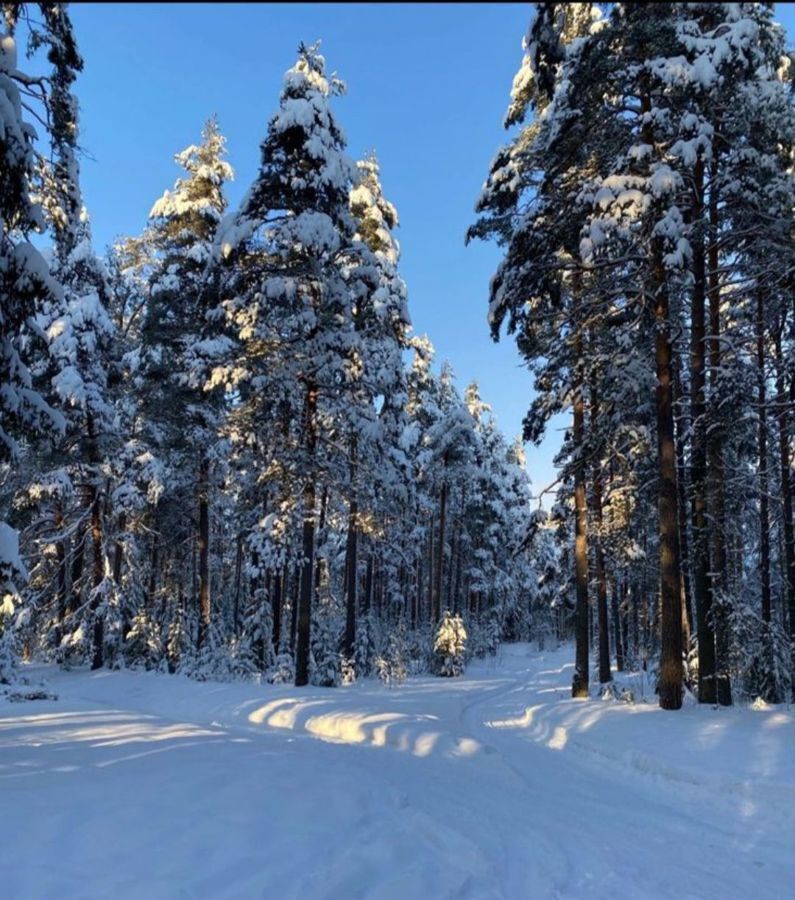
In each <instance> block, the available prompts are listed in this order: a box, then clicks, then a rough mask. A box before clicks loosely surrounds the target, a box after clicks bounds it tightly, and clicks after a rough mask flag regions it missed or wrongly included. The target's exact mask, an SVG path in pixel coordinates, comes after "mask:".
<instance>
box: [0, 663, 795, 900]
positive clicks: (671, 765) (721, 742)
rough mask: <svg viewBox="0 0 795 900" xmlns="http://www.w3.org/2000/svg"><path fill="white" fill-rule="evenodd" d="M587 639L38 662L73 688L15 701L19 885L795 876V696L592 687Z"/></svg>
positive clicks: (3, 824) (632, 890)
mask: <svg viewBox="0 0 795 900" xmlns="http://www.w3.org/2000/svg"><path fill="white" fill-rule="evenodd" d="M570 659H571V650H570V649H569V648H563V649H561V650H558V651H550V652H546V653H538V652H534V651H532V650H531V649H530V648H529V647H528V646H527V645H513V646H507V647H503V648H502V650H501V651H500V655H499V657H498V658H497V659H495V660H489V661H487V662H483V663H478V664H476V665H473V666H472V667H471V668H470V670H469V671H468V672H467V675H466V676H465V677H464V678H462V679H455V680H447V679H432V678H417V679H411V680H410V681H409V682H407V684H405V685H403V686H402V687H400V688H395V689H391V690H387V689H385V688H382V687H381V686H380V685H378V684H375V683H365V684H359V685H354V686H352V687H350V688H345V689H339V690H323V689H317V688H309V689H303V690H296V689H295V688H292V687H287V686H282V687H273V686H265V685H263V686H256V685H240V684H235V685H226V684H220V685H219V684H210V683H204V684H197V683H194V682H191V681H188V680H187V679H183V678H175V677H171V676H161V675H154V674H147V673H127V672H118V673H98V674H89V673H87V672H75V673H60V672H57V671H54V670H38V671H31V673H30V674H31V676H37V677H45V678H46V679H47V681H48V685H49V687H50V689H52V690H55V691H56V692H57V693H58V694H59V700H58V701H54V702H52V701H46V702H36V703H33V702H31V703H24V704H17V703H13V704H12V703H8V702H7V701H4V700H0V796H1V797H2V799H3V801H4V802H3V810H4V811H7V812H6V814H5V815H2V816H0V846H2V847H3V848H4V850H3V863H2V867H1V868H2V896H4V897H9V898H13V900H23V898H30V900H39V898H41V900H44V898H59V900H68V898H92V900H93V898H107V897H113V898H114V900H123V898H202V900H205V898H268V900H270V898H274V900H289V898H296V900H298V898H300V900H310V898H311V900H315V898H318V900H337V898H339V900H356V898H362V900H364V898H368V900H370V898H372V900H393V898H394V900H413V898H433V900H442V898H450V900H453V898H456V900H459V898H461V900H466V898H472V900H497V898H500V900H524V898H605V900H608V898H609V900H621V898H633V900H634V898H641V900H643V898H650V900H653V898H671V900H674V898H676V900H712V898H721V900H731V898H738V900H739V898H742V900H747V898H758V900H766V898H770V900H780V898H782V897H785V896H788V895H789V892H790V890H792V888H793V886H795V847H794V846H793V845H794V844H795V839H794V835H795V813H793V810H795V791H794V790H793V785H794V784H795V753H793V749H795V717H793V715H792V713H791V712H789V711H786V710H785V709H783V708H776V709H766V710H758V711H752V710H749V709H738V710H712V709H699V708H697V707H687V708H685V709H684V710H682V711H680V712H678V713H665V712H662V711H661V710H659V709H657V708H656V706H655V705H654V704H653V703H649V704H645V703H640V702H639V703H637V704H635V705H633V706H629V705H626V704H622V703H617V702H615V701H602V700H598V699H594V700H590V701H573V700H571V699H570V698H569V696H568V685H569V683H570V680H571V665H570V663H569V661H570ZM633 687H634V688H635V690H636V692H637V693H639V692H640V690H641V689H642V688H643V685H641V684H639V683H638V684H634V685H633Z"/></svg>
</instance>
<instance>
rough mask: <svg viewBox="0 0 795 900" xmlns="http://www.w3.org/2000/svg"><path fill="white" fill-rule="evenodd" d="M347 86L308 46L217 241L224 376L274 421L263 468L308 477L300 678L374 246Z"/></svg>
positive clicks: (295, 478) (250, 420)
mask: <svg viewBox="0 0 795 900" xmlns="http://www.w3.org/2000/svg"><path fill="white" fill-rule="evenodd" d="M342 90H343V85H342V83H341V82H340V81H338V80H337V79H336V78H330V79H329V78H327V77H326V74H325V60H324V58H323V57H322V56H321V55H320V52H319V50H318V47H317V45H312V46H306V45H303V44H302V45H301V46H300V47H299V50H298V60H297V62H296V64H295V65H294V66H293V67H292V68H291V69H290V70H289V71H288V72H287V73H286V75H285V79H284V87H283V90H282V94H281V98H280V102H279V110H278V111H277V113H276V114H275V115H274V116H273V118H272V119H271V121H270V123H269V126H268V132H267V135H266V137H265V139H264V141H263V143H262V163H261V167H260V171H259V173H258V175H257V177H256V179H255V181H254V183H253V184H252V186H251V188H250V189H249V191H248V193H247V194H246V197H245V199H244V201H243V203H242V204H241V207H240V209H239V210H238V211H237V213H236V214H234V215H233V216H231V217H229V220H228V221H227V223H226V224H225V226H224V227H223V228H222V229H221V231H220V232H219V236H218V240H217V243H216V247H217V253H216V255H217V258H218V259H219V260H220V261H221V263H222V268H223V273H222V275H221V283H222V296H223V300H222V304H221V308H222V310H223V315H224V317H225V320H226V322H227V325H228V327H229V329H230V331H231V334H232V338H233V340H234V341H235V347H234V349H233V350H232V352H231V358H228V359H227V360H226V361H225V363H222V364H221V365H219V366H218V367H217V368H216V370H215V372H214V374H213V376H212V379H213V383H215V382H219V381H220V382H223V383H225V384H226V385H227V387H228V388H231V389H233V390H234V391H236V392H237V394H238V395H239V407H238V409H239V414H238V418H239V419H241V420H243V414H244V413H245V422H246V427H247V428H248V429H256V428H257V426H258V424H259V423H263V424H267V426H268V427H269V438H270V441H269V446H266V447H265V448H263V449H264V450H265V454H266V456H265V458H261V459H260V460H259V461H258V468H259V471H260V472H261V473H263V474H264V473H266V472H268V471H269V468H270V466H272V465H273V466H274V467H275V468H276V467H278V469H281V470H282V471H283V472H284V474H285V477H287V478H288V479H289V480H290V481H291V482H292V484H293V485H295V484H296V483H297V485H300V497H301V500H300V507H301V513H300V515H301V519H302V526H301V532H302V536H301V554H302V558H303V560H302V565H301V577H300V592H299V597H298V609H297V618H296V628H297V632H296V633H297V645H296V674H295V681H296V685H304V684H306V683H307V682H308V679H309V652H310V630H311V620H312V598H313V594H314V583H315V566H314V562H315V539H316V532H317V522H316V517H317V509H316V506H317V498H318V483H319V481H320V480H321V479H322V478H323V477H324V475H325V477H330V467H331V466H332V464H333V462H334V459H333V457H330V456H329V454H328V452H327V450H326V441H327V440H328V437H329V436H330V435H329V432H330V431H331V430H332V429H334V428H335V427H336V424H337V423H338V422H339V421H340V418H341V413H342V409H343V407H344V403H345V397H346V390H347V386H348V385H350V384H352V383H353V382H354V381H355V379H354V378H353V377H352V375H351V373H350V355H349V348H350V345H351V341H352V340H353V336H354V310H353V302H352V297H353V295H354V294H355V291H354V289H353V286H352V285H351V283H350V280H349V279H348V278H346V273H349V272H350V271H351V268H352V267H353V268H361V266H360V265H358V264H357V263H356V262H355V260H356V259H357V258H359V257H361V255H362V253H363V249H364V245H362V244H361V243H355V242H354V234H355V224H354V220H353V217H352V216H351V214H350V211H349V196H350V191H351V187H352V186H353V184H354V181H355V178H356V170H355V166H354V164H353V162H352V161H351V160H350V159H349V158H348V157H347V156H346V154H345V139H344V136H343V133H342V131H341V129H340V128H339V126H338V124H337V122H336V119H335V117H334V115H333V113H332V111H331V107H330V103H329V101H330V99H331V98H332V97H333V96H335V95H338V94H340V93H341V92H342ZM277 423H278V424H277ZM274 425H275V426H276V427H274ZM249 433H250V432H249ZM236 438H237V439H240V440H243V441H246V440H248V439H249V438H248V434H237V435H236ZM263 480H265V481H266V483H267V482H268V481H270V479H269V478H265V479H263ZM290 493H292V491H290Z"/></svg>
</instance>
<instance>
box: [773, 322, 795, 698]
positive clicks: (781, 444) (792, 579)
mask: <svg viewBox="0 0 795 900" xmlns="http://www.w3.org/2000/svg"><path fill="white" fill-rule="evenodd" d="M783 330H784V316H782V317H781V324H780V326H779V327H778V328H777V329H776V338H775V341H776V405H777V407H778V411H779V412H778V451H779V465H780V468H781V493H782V495H783V500H784V502H783V507H784V508H783V515H782V530H783V532H784V564H785V582H786V597H787V608H788V610H789V636H790V648H791V650H790V653H791V656H790V674H791V678H792V682H791V683H792V701H793V702H794V703H795V523H793V520H792V507H793V503H792V489H793V485H792V480H791V479H792V470H791V466H792V461H791V459H790V439H791V434H790V428H791V424H790V411H791V410H792V409H793V408H795V380H791V381H790V385H789V400H788V399H787V387H786V380H785V372H784V354H783V351H782V346H781V343H782V332H783Z"/></svg>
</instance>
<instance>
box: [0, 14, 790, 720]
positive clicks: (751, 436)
mask: <svg viewBox="0 0 795 900" xmlns="http://www.w3.org/2000/svg"><path fill="white" fill-rule="evenodd" d="M4 16H5V28H6V36H5V37H4V38H3V56H2V70H0V74H1V76H2V81H1V82H0V85H1V86H2V90H3V105H2V110H3V132H2V135H3V136H2V155H3V175H2V243H1V244H0V248H1V250H0V260H2V268H1V269H0V271H1V272H2V319H1V320H0V328H1V329H2V331H1V332H0V341H1V343H0V346H1V347H2V354H0V360H2V363H1V364H2V393H0V404H1V406H0V408H2V423H1V426H2V430H0V437H2V441H0V447H1V448H2V462H0V466H1V468H0V512H2V519H3V522H2V524H1V525H0V538H2V540H1V541H0V577H2V583H3V587H2V590H3V606H2V618H1V619H0V621H1V622H2V625H0V628H1V629H2V636H1V637H0V647H2V650H0V659H2V678H3V680H5V681H6V682H8V681H10V680H11V679H12V677H13V675H12V673H13V670H14V667H15V666H16V665H17V663H18V661H19V660H20V659H22V660H30V659H39V660H49V661H54V662H57V663H58V664H60V665H62V666H66V667H72V666H79V665H83V664H88V665H90V667H91V668H92V669H99V668H103V667H109V668H111V669H113V668H119V667H128V666H129V667H144V668H152V669H158V670H167V671H169V672H172V673H175V672H179V673H183V674H189V675H191V676H193V677H195V678H198V679H235V678H251V677H257V678H264V679H266V680H268V681H274V682H289V681H293V682H294V684H295V685H296V686H301V685H306V684H307V683H309V682H310V681H311V682H312V683H313V684H316V685H328V686H334V685H340V684H347V683H350V682H352V681H354V680H356V679H357V678H361V677H367V676H369V675H374V674H380V675H381V676H382V677H383V678H385V679H387V680H389V679H398V680H400V679H402V678H404V677H405V676H406V674H407V673H415V674H416V673H420V672H436V673H438V674H448V675H449V674H454V673H458V672H459V671H461V670H462V669H463V666H464V664H465V661H466V659H468V658H471V657H479V656H484V655H488V654H493V653H494V652H495V650H496V648H497V646H498V644H499V643H500V642H501V641H512V640H514V641H515V640H530V639H537V640H540V641H542V642H543V641H544V640H546V639H548V640H553V641H554V640H557V641H560V640H566V639H568V638H569V637H573V638H574V639H575V641H576V651H575V652H576V666H575V672H574V680H573V685H572V692H573V695H574V696H588V694H589V690H590V687H589V684H590V680H591V677H590V675H589V670H590V669H591V668H594V670H595V676H594V677H595V678H597V679H598V682H599V683H600V684H603V685H604V684H606V683H608V682H610V681H611V679H612V672H613V671H615V670H618V671H621V670H624V669H625V668H629V669H634V668H637V667H642V668H643V669H644V670H647V671H650V672H651V673H652V677H653V679H654V681H655V684H656V690H657V693H658V696H659V703H660V705H661V706H663V707H664V708H667V709H676V708H679V707H680V706H681V704H682V701H683V697H684V696H685V693H686V692H690V693H691V694H692V695H693V696H694V697H696V698H697V699H698V701H699V702H701V703H709V704H714V703H719V704H722V705H728V704H731V703H732V700H733V698H735V697H736V696H741V697H744V698H750V699H754V698H756V697H762V698H763V699H764V700H765V701H767V702H771V703H777V702H781V701H783V700H784V699H786V698H788V697H789V695H790V692H791V690H792V686H793V678H792V666H793V652H792V637H793V629H795V536H794V534H793V509H792V449H793V448H792V413H793V398H794V397H795V393H794V392H795V377H794V373H795V356H794V355H793V353H794V352H795V350H794V345H793V321H794V320H793V305H792V297H793V273H794V272H795V266H794V265H793V241H792V237H793V229H792V200H793V172H792V152H793V151H792V147H793V143H792V141H793V128H794V126H795V118H794V117H793V107H792V94H791V67H790V57H789V56H787V54H786V52H785V43H784V34H783V30H782V29H781V27H780V26H778V25H776V24H775V23H774V21H773V18H772V10H771V9H770V7H769V5H767V4H740V5H739V6H738V5H736V4H735V5H732V4H687V5H683V4H657V5H655V6H654V7H652V8H647V7H644V6H642V5H640V4H611V5H609V9H607V10H606V11H605V10H603V9H602V6H601V5H599V4H555V3H542V4H537V11H536V14H535V16H534V18H533V22H532V25H531V28H530V31H529V33H528V37H527V39H526V41H525V55H524V59H523V61H522V64H521V67H520V68H519V71H518V72H517V74H516V77H515V80H514V84H513V88H512V93H511V103H510V106H509V109H508V111H507V114H506V118H505V125H506V127H507V128H508V129H510V135H511V137H510V140H509V142H508V143H507V144H506V145H505V146H504V147H503V148H502V149H501V150H500V151H499V152H498V153H497V155H496V156H495V158H494V160H493V162H492V164H491V167H490V169H489V170H488V173H487V178H486V181H485V183H484V186H483V189H482V192H481V194H480V197H479V198H478V200H477V207H476V215H475V219H474V221H473V223H472V224H471V226H470V229H469V232H468V239H485V240H491V241H495V242H497V244H498V245H499V246H500V247H501V248H502V249H503V259H502V262H501V263H500V266H499V268H498V270H497V272H496V273H495V276H494V278H493V280H492V284H491V297H490V305H489V309H488V317H489V323H490V327H491V329H492V333H493V335H494V337H495V338H499V337H500V335H501V334H502V333H504V332H507V333H508V334H509V335H511V336H512V337H513V338H514V339H515V340H516V342H517V345H518V347H519V350H520V352H521V354H522V357H523V358H524V360H525V361H526V364H527V367H528V369H529V370H530V372H531V373H532V381H531V383H528V396H530V397H531V402H530V405H529V411H528V413H527V416H526V418H525V421H524V434H523V435H522V436H521V438H519V439H516V440H514V441H510V440H508V439H506V438H505V437H504V436H503V434H502V433H501V432H500V430H499V429H498V427H497V424H496V422H495V420H494V417H493V416H492V415H491V413H490V407H489V405H488V403H487V402H486V401H485V400H484V399H483V398H481V396H480V393H479V390H478V385H477V383H476V382H472V383H471V384H469V385H468V386H467V387H466V390H465V391H464V392H463V395H462V394H461V393H460V392H459V391H458V389H457V388H456V385H455V381H454V375H453V372H452V370H451V368H450V367H449V365H447V364H443V365H442V367H441V370H440V371H437V370H436V369H435V368H434V350H433V345H432V344H431V342H430V340H429V339H428V338H427V337H425V336H421V335H416V334H414V333H413V331H412V328H411V318H410V314H409V305H408V290H407V286H406V284H405V282H404V281H403V279H402V277H401V275H400V270H399V256H400V252H399V244H398V241H397V238H396V236H395V233H394V232H395V229H396V228H397V225H398V213H397V210H396V209H395V207H394V206H393V205H392V204H391V203H390V202H389V200H388V199H387V198H386V197H385V195H384V193H383V190H382V187H381V182H380V171H379V164H378V161H377V159H376V157H375V155H374V154H372V155H369V156H367V157H366V158H364V159H361V160H359V161H358V162H356V161H354V160H353V159H351V158H350V157H349V156H348V155H347V152H346V144H345V138H344V134H343V131H342V129H341V127H340V125H339V124H338V121H337V117H336V108H337V105H338V98H339V97H340V95H342V94H343V93H344V84H343V83H342V82H341V81H339V79H337V78H336V76H329V75H327V73H326V66H325V60H324V58H323V56H322V55H321V54H320V51H319V47H318V45H308V44H307V45H304V44H302V45H301V46H300V47H299V48H298V55H297V59H296V61H295V64H294V65H293V66H292V68H290V69H289V70H288V71H287V72H286V74H285V76H284V82H283V85H282V88H281V93H280V94H279V96H278V97H274V105H275V106H276V109H277V111H276V113H275V114H274V115H273V116H272V118H271V119H270V121H269V122H268V124H267V129H266V131H265V134H264V136H263V139H262V143H261V145H260V154H261V163H260V167H259V171H258V173H257V175H256V177H255V179H254V181H253V182H252V183H251V185H250V186H249V188H248V190H247V192H246V194H245V197H244V199H243V201H242V203H241V204H240V206H239V208H237V209H234V210H231V211H230V210H229V209H227V201H226V197H225V184H226V183H227V182H228V181H229V180H230V179H231V178H232V177H233V175H234V173H233V169H232V165H231V164H230V162H229V161H228V159H227V153H226V141H225V138H224V135H223V133H222V131H221V128H220V126H219V123H218V121H217V120H216V119H215V118H214V117H211V118H210V119H209V120H208V121H207V123H206V125H205V127H204V130H203V131H202V133H201V137H200V138H199V141H198V143H196V144H192V145H190V146H188V147H186V148H185V149H183V150H181V151H180V152H178V153H177V154H176V156H175V161H176V163H177V164H178V166H179V167H180V169H181V174H180V176H179V178H177V180H176V182H175V183H174V185H173V186H171V187H168V188H166V189H165V190H164V192H163V194H162V196H161V197H159V198H152V200H151V201H150V202H152V205H151V209H150V211H149V215H148V220H147V224H146V227H145V229H144V230H143V231H142V233H141V234H139V235H135V236H131V237H127V238H124V239H120V240H119V241H117V242H116V243H115V244H114V245H113V246H112V247H110V248H109V249H108V250H107V252H105V253H104V254H100V253H99V252H98V251H97V250H96V249H95V248H94V247H93V244H92V239H91V224H90V219H89V213H88V211H87V210H86V209H85V207H84V205H83V201H82V195H81V188H80V157H81V152H82V151H81V143H80V133H79V116H78V107H79V102H78V96H79V95H77V94H76V93H75V89H74V85H75V82H76V80H77V77H78V75H79V73H80V71H81V69H82V67H83V60H82V58H81V56H80V52H79V50H78V45H77V39H76V36H75V33H74V29H73V28H72V25H71V22H70V19H69V14H68V11H67V9H66V6H65V5H63V4H27V5H25V4H22V5H17V4H7V5H6V6H5V7H4ZM25 48H26V49H27V54H25ZM24 58H27V59H29V60H30V65H29V68H30V72H29V73H26V72H25V71H24V70H23V68H22V66H23V60H24ZM339 105H340V106H342V105H343V104H342V103H339ZM332 107H334V109H333V110H332ZM197 137H198V136H197ZM144 215H145V206H142V217H143V216H144ZM484 327H485V326H484ZM531 387H532V391H531ZM561 412H569V413H570V415H571V425H570V428H569V429H568V430H567V431H566V435H565V439H564V441H563V445H562V448H561V450H560V453H559V455H558V458H557V464H558V466H559V478H558V484H557V485H556V494H555V502H554V504H553V505H552V507H551V509H550V510H544V509H543V508H542V507H541V506H540V505H539V504H537V503H534V502H533V501H532V494H531V489H530V482H529V477H528V474H527V460H526V456H525V444H524V442H530V443H532V442H534V441H537V440H539V439H540V437H541V436H542V435H543V434H544V430H545V427H546V425H547V422H548V421H549V420H550V418H551V417H552V416H553V415H555V414H558V413H561ZM531 452H532V451H531Z"/></svg>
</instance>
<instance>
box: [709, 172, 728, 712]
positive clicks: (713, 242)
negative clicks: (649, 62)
mask: <svg viewBox="0 0 795 900" xmlns="http://www.w3.org/2000/svg"><path fill="white" fill-rule="evenodd" d="M717 179H718V162H717V159H713V161H712V164H711V165H710V191H709V259H708V262H709V278H708V295H709V330H710V337H709V366H710V388H711V394H712V398H711V404H710V405H711V408H712V409H711V412H712V422H711V424H712V427H711V428H710V431H709V439H708V441H707V461H708V465H709V483H710V504H709V509H710V519H711V522H710V525H711V529H710V531H711V537H712V589H713V597H712V599H713V603H712V605H713V615H714V618H715V681H716V689H717V699H718V703H720V704H721V705H722V706H730V705H731V702H732V698H731V682H730V681H729V619H728V609H727V602H728V598H727V596H726V583H727V580H726V521H725V509H726V504H725V489H726V485H725V472H724V463H723V447H722V443H721V441H722V434H721V432H722V429H720V428H718V427H717V423H718V421H719V418H720V408H719V404H720V366H721V356H722V353H721V344H720V330H721V329H720V276H719V272H718V264H719V255H718V225H719V216H718V192H717ZM716 601H717V602H716Z"/></svg>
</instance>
